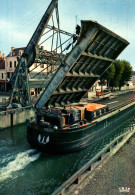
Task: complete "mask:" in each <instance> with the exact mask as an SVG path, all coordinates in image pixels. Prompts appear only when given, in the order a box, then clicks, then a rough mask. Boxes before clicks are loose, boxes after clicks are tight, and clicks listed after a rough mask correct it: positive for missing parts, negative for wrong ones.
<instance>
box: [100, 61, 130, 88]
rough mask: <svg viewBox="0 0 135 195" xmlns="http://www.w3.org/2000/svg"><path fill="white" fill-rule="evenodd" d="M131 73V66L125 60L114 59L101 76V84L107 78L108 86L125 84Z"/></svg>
mask: <svg viewBox="0 0 135 195" xmlns="http://www.w3.org/2000/svg"><path fill="white" fill-rule="evenodd" d="M131 74H132V67H131V65H130V63H129V62H128V61H126V60H115V61H114V62H113V64H112V65H111V66H110V67H109V69H108V70H107V71H106V72H105V73H104V74H103V75H102V76H101V78H100V81H101V84H102V83H104V82H105V80H107V86H108V89H109V87H112V89H113V87H119V90H121V87H122V86H123V85H125V83H126V81H128V80H129V79H130V77H131Z"/></svg>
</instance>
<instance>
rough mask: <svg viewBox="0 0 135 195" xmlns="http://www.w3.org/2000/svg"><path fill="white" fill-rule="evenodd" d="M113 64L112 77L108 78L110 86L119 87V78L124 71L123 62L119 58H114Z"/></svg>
mask: <svg viewBox="0 0 135 195" xmlns="http://www.w3.org/2000/svg"><path fill="white" fill-rule="evenodd" d="M113 65H114V67H115V74H114V77H113V78H112V79H111V80H110V86H111V87H112V88H113V87H119V83H120V80H121V78H122V74H123V71H124V66H123V62H122V61H121V60H115V61H114V62H113Z"/></svg>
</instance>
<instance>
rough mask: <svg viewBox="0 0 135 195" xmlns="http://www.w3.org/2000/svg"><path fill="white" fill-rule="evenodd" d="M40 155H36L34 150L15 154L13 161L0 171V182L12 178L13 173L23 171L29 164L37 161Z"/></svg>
mask: <svg viewBox="0 0 135 195" xmlns="http://www.w3.org/2000/svg"><path fill="white" fill-rule="evenodd" d="M40 155H41V153H37V151H36V150H34V149H32V150H27V151H25V152H21V153H19V154H17V156H16V158H15V160H13V161H11V162H9V163H8V164H7V166H5V167H3V168H1V169H0V182H2V181H4V180H6V179H8V178H12V174H13V173H15V172H17V171H19V170H22V169H24V168H25V167H26V166H27V165H28V164H29V163H31V162H33V161H35V160H37V159H38V158H39V157H40Z"/></svg>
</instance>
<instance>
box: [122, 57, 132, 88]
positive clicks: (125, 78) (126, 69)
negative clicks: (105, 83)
mask: <svg viewBox="0 0 135 195" xmlns="http://www.w3.org/2000/svg"><path fill="white" fill-rule="evenodd" d="M122 63H123V68H124V70H123V73H122V77H121V79H120V81H119V90H120V89H121V87H122V86H123V85H125V83H126V82H127V81H129V79H130V77H131V75H132V72H133V70H132V67H131V65H130V63H129V62H128V61H125V60H123V61H122Z"/></svg>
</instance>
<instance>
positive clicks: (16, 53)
mask: <svg viewBox="0 0 135 195" xmlns="http://www.w3.org/2000/svg"><path fill="white" fill-rule="evenodd" d="M24 49H25V47H20V48H14V49H13V50H12V51H11V52H12V56H20V54H19V52H20V50H23V51H24ZM11 52H10V53H9V54H8V55H7V56H6V57H11V55H10V54H11Z"/></svg>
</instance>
